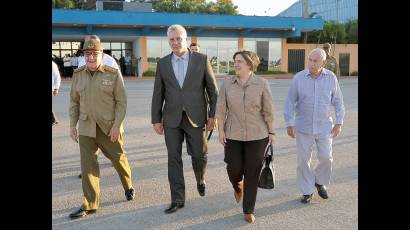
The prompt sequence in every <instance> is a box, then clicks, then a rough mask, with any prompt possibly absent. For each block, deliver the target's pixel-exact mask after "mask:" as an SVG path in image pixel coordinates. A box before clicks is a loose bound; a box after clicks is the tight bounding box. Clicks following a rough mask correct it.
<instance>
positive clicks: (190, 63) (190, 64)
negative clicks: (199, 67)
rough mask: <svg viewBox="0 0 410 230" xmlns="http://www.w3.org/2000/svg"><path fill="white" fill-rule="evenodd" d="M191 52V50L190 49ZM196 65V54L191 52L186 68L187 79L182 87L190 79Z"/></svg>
mask: <svg viewBox="0 0 410 230" xmlns="http://www.w3.org/2000/svg"><path fill="white" fill-rule="evenodd" d="M188 52H189V50H188ZM194 66H195V55H191V53H189V61H188V67H187V70H186V74H185V80H184V83H183V84H182V88H184V86H185V83H186V82H187V81H188V80H189V78H190V76H191V72H192V69H193V67H194Z"/></svg>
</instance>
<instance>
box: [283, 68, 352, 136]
mask: <svg viewBox="0 0 410 230" xmlns="http://www.w3.org/2000/svg"><path fill="white" fill-rule="evenodd" d="M332 107H334V110H335V115H336V124H343V118H344V115H345V108H344V104H343V95H342V92H341V91H340V86H339V83H338V81H337V79H336V76H335V75H334V73H332V72H331V71H329V70H327V69H325V68H323V70H322V72H321V74H320V75H319V77H317V78H316V79H314V78H313V77H312V76H311V74H310V72H309V70H308V69H306V70H303V71H301V72H299V73H297V74H296V75H295V76H294V78H293V80H292V83H291V86H290V88H289V91H288V96H287V98H286V102H285V109H284V116H285V121H286V126H287V127H289V126H293V127H295V128H296V130H297V131H298V132H302V133H306V134H312V135H316V134H324V133H330V131H331V129H332V125H333V119H332Z"/></svg>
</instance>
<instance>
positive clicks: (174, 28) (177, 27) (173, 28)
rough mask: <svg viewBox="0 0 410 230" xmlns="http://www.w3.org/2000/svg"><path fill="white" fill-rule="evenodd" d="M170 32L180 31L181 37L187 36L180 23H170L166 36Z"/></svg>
mask: <svg viewBox="0 0 410 230" xmlns="http://www.w3.org/2000/svg"><path fill="white" fill-rule="evenodd" d="M171 32H180V33H181V36H182V37H184V38H187V37H188V35H187V33H186V30H185V28H184V27H183V26H181V25H177V24H175V25H171V26H170V27H168V30H167V36H169V34H170V33H171Z"/></svg>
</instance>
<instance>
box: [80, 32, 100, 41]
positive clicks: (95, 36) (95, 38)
mask: <svg viewBox="0 0 410 230" xmlns="http://www.w3.org/2000/svg"><path fill="white" fill-rule="evenodd" d="M91 39H94V40H97V41H98V42H101V40H100V38H99V37H98V36H97V35H95V34H93V35H87V36H85V38H84V41H85V42H86V41H89V40H91Z"/></svg>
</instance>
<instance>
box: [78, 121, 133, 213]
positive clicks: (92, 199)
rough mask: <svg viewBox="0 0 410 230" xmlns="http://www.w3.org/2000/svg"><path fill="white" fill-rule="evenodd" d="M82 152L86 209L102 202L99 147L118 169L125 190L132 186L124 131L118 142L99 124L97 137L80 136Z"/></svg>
mask: <svg viewBox="0 0 410 230" xmlns="http://www.w3.org/2000/svg"><path fill="white" fill-rule="evenodd" d="M79 143H80V154H81V174H82V186H83V193H84V203H83V205H82V208H83V209H84V210H90V209H98V207H99V204H100V168H99V166H98V160H97V157H98V148H99V149H101V152H102V153H103V154H104V156H105V157H107V158H108V159H109V160H110V161H111V163H112V165H113V166H114V168H115V170H116V171H117V173H118V175H119V177H120V180H121V183H122V186H123V188H124V191H126V190H128V189H130V188H131V187H132V179H131V168H130V166H129V164H128V159H127V156H126V155H125V150H124V147H123V139H122V133H120V134H119V137H118V140H117V141H116V142H111V140H110V137H109V136H107V135H105V134H104V133H103V131H102V130H101V129H100V127H99V126H98V125H97V134H96V137H95V138H93V137H88V136H83V135H80V136H79Z"/></svg>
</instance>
